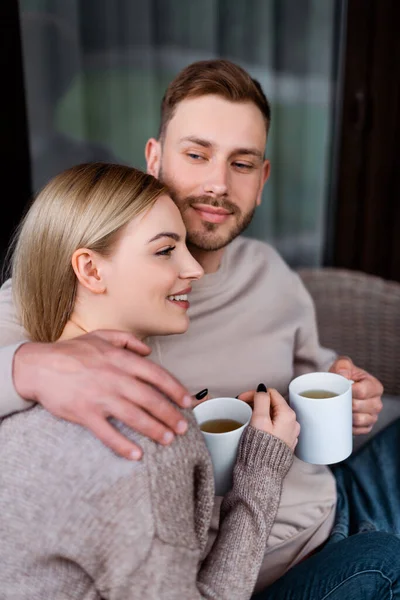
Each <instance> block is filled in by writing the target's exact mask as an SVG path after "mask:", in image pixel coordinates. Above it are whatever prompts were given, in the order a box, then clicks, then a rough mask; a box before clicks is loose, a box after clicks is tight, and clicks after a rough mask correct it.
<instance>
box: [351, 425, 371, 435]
mask: <svg viewBox="0 0 400 600" xmlns="http://www.w3.org/2000/svg"><path fill="white" fill-rule="evenodd" d="M371 431H372V426H371V427H353V435H364V434H366V433H370V432H371Z"/></svg>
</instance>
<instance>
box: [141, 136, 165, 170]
mask: <svg viewBox="0 0 400 600" xmlns="http://www.w3.org/2000/svg"><path fill="white" fill-rule="evenodd" d="M144 155H145V157H146V163H147V172H148V173H149V174H150V175H153V176H154V177H157V178H158V174H159V172H160V165H161V142H159V141H158V140H156V139H155V138H150V139H149V140H148V141H147V144H146V146H145V150H144Z"/></svg>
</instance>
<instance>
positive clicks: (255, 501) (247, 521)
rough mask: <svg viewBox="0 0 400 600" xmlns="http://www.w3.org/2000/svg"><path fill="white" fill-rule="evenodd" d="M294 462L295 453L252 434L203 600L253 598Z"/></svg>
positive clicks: (205, 572) (209, 560)
mask: <svg viewBox="0 0 400 600" xmlns="http://www.w3.org/2000/svg"><path fill="white" fill-rule="evenodd" d="M292 462H293V454H292V452H291V450H290V449H289V447H288V446H287V445H286V444H285V443H284V442H282V441H281V440H279V439H278V438H275V437H274V436H271V435H269V434H267V433H264V432H262V431H259V430H257V429H254V428H253V427H251V426H250V425H249V426H248V427H247V428H246V430H245V432H244V434H243V436H242V439H241V443H240V447H239V451H238V456H237V460H236V465H235V470H234V477H233V487H232V490H231V491H230V492H229V493H228V494H227V495H226V496H225V498H224V500H223V502H222V506H221V520H220V529H219V532H218V535H217V537H216V539H215V541H214V544H213V546H212V548H211V550H210V552H209V553H208V555H207V556H206V558H205V560H204V561H203V564H202V565H201V569H200V572H199V578H198V585H199V590H200V591H201V594H202V595H201V597H202V598H207V600H211V599H212V600H228V599H229V600H243V599H245V598H250V596H251V594H252V592H253V589H254V586H255V584H256V580H257V576H258V573H259V569H260V565H261V562H262V560H263V557H264V552H265V547H266V543H267V539H268V537H269V534H270V531H271V528H272V525H273V523H274V521H275V517H276V513H277V510H278V506H279V501H280V497H281V491H282V483H283V479H284V477H285V475H286V473H287V472H288V470H289V468H290V466H291V464H292Z"/></svg>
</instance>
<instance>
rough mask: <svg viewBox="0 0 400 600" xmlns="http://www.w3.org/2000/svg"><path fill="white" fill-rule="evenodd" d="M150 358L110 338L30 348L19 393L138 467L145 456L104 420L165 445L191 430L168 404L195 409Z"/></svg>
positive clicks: (138, 347) (114, 335)
mask: <svg viewBox="0 0 400 600" xmlns="http://www.w3.org/2000/svg"><path fill="white" fill-rule="evenodd" d="M148 354H150V349H149V347H148V346H146V344H144V343H142V342H140V341H139V340H137V339H136V338H135V336H133V335H131V334H129V333H124V332H121V331H113V330H107V331H105V330H104V331H97V332H93V333H88V334H86V335H83V336H80V337H77V338H74V339H71V340H66V341H61V342H57V343H54V344H38V343H33V342H31V343H26V344H23V345H22V346H20V348H19V349H18V350H17V352H16V353H15V356H14V365H13V377H14V385H15V389H16V390H17V392H18V393H19V395H20V396H22V397H23V398H25V399H26V400H34V401H35V402H39V403H40V404H41V405H42V406H44V407H45V408H46V409H47V410H49V411H50V412H51V413H53V414H54V415H55V416H57V417H61V418H62V419H65V420H67V421H71V422H73V423H79V424H80V425H83V426H84V427H87V428H88V429H90V430H91V431H92V432H93V434H94V435H95V436H96V437H98V438H99V439H100V440H101V441H102V442H103V443H104V444H105V445H106V446H108V447H109V448H111V449H112V450H114V452H116V453H117V454H119V455H120V456H123V457H125V458H129V459H131V460H138V459H139V458H141V455H142V451H141V449H140V448H139V447H138V446H137V445H135V444H133V443H132V442H131V441H129V440H128V439H127V438H125V437H124V436H123V435H122V434H121V433H119V432H118V431H117V430H116V429H115V427H113V426H112V425H111V424H110V423H109V421H108V420H107V419H108V418H109V417H114V418H116V419H118V420H120V421H122V422H123V423H125V424H126V425H128V426H129V427H131V428H132V429H133V430H134V431H138V432H139V433H142V434H143V435H145V436H148V437H149V438H151V439H153V440H155V441H158V442H159V443H161V444H164V445H166V444H169V443H170V442H171V441H172V440H173V438H174V433H177V434H182V433H185V431H186V429H187V423H186V421H185V420H184V419H183V417H182V415H181V413H180V412H179V411H178V410H177V409H176V408H175V407H174V406H172V404H171V403H170V402H169V401H168V400H167V399H166V398H165V396H167V397H168V398H170V399H171V400H172V401H174V402H175V403H176V404H177V405H179V406H181V407H188V406H191V397H190V395H189V393H188V391H187V390H186V389H185V388H184V387H183V386H182V385H181V384H180V383H179V382H178V381H177V380H176V379H175V378H174V377H173V376H172V375H171V374H170V373H168V372H167V371H165V370H164V369H163V368H162V367H160V366H158V365H156V364H155V363H153V362H152V361H150V360H149V359H147V358H146V356H147V355H148ZM163 394H165V396H164V395H163Z"/></svg>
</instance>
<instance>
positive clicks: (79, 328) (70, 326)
mask: <svg viewBox="0 0 400 600" xmlns="http://www.w3.org/2000/svg"><path fill="white" fill-rule="evenodd" d="M99 329H105V328H104V327H103V328H102V327H101V326H98V327H95V328H93V327H86V326H85V325H83V324H82V323H78V322H77V321H75V320H74V317H73V316H72V317H71V318H70V319H69V320H68V321H67V322H66V324H65V327H64V329H63V332H62V334H61V335H60V337H59V338H58V341H59V342H60V341H63V340H71V339H72V338H76V337H78V336H80V335H85V333H90V332H92V331H97V330H99ZM106 329H110V328H109V327H108V328H106ZM116 329H117V328H116ZM129 333H132V334H133V335H134V336H135V337H137V339H138V340H140V341H142V342H144V341H145V340H146V339H147V338H148V336H144V335H139V334H138V333H136V332H134V331H130V332H129Z"/></svg>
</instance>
